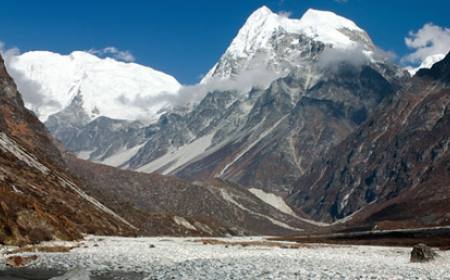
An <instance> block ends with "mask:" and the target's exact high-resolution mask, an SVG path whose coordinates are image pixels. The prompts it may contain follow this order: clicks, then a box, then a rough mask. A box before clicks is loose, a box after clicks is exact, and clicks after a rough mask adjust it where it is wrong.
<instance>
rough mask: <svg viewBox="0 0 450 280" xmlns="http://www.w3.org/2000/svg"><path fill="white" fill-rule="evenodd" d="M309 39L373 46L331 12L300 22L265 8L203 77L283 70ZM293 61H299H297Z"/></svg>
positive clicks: (252, 17)
mask: <svg viewBox="0 0 450 280" xmlns="http://www.w3.org/2000/svg"><path fill="white" fill-rule="evenodd" d="M306 38H307V39H310V40H313V41H316V42H321V43H323V44H325V45H328V46H330V47H333V48H355V47H357V46H358V45H361V46H362V48H363V49H365V50H367V51H370V50H373V48H374V46H373V43H372V42H371V40H370V38H369V37H368V35H367V33H366V32H365V31H364V30H362V29H361V28H359V27H358V26H357V25H356V24H355V23H354V22H352V21H351V20H349V19H346V18H344V17H341V16H338V15H336V14H334V13H332V12H327V11H319V10H314V9H309V10H307V11H306V12H305V14H304V15H303V16H302V17H301V19H290V18H288V17H287V16H285V15H281V14H276V13H273V12H272V11H271V10H270V9H269V8H267V7H266V6H263V7H261V8H259V9H258V10H256V11H255V12H254V13H253V14H252V15H250V17H249V18H248V19H247V21H246V23H245V24H244V26H243V27H242V28H241V29H240V30H239V32H238V34H237V36H236V37H235V38H234V40H233V41H232V42H231V45H230V46H229V47H228V49H227V50H226V52H225V54H224V55H223V56H222V57H221V59H220V61H219V62H218V63H217V64H216V65H215V66H214V67H213V68H212V69H211V70H210V71H209V72H208V74H207V75H206V76H205V77H204V78H203V80H202V83H206V82H207V81H210V80H212V79H214V78H219V79H227V78H231V77H234V76H236V75H238V74H239V73H241V72H243V71H251V70H254V69H256V68H258V67H259V66H261V65H266V66H267V67H268V70H273V71H281V70H283V69H285V67H286V66H287V64H290V65H291V64H292V62H291V63H289V62H290V60H291V59H293V58H298V51H300V50H301V49H302V48H300V49H299V45H300V47H301V45H302V44H303V43H304V41H305V40H306ZM294 62H297V60H296V61H294Z"/></svg>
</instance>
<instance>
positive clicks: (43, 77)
mask: <svg viewBox="0 0 450 280" xmlns="http://www.w3.org/2000/svg"><path fill="white" fill-rule="evenodd" d="M7 67H8V71H9V72H10V73H11V75H12V76H13V78H14V79H15V81H16V83H17V84H18V87H19V90H21V92H23V94H24V97H25V104H26V105H27V107H28V108H29V109H31V110H33V111H34V112H35V113H36V114H37V115H38V116H39V118H40V119H41V120H42V121H46V120H47V118H48V117H49V116H50V115H52V114H55V113H57V112H60V111H61V110H63V109H64V108H66V107H67V106H69V105H70V104H71V102H72V100H73V99H74V98H75V97H76V96H78V95H80V96H81V97H82V99H83V108H84V110H85V112H86V113H87V114H88V115H89V116H90V117H91V118H95V117H97V116H105V117H109V118H114V119H125V120H138V119H139V120H149V119H155V118H156V117H157V116H158V114H159V113H158V112H159V111H160V110H161V109H162V108H163V107H164V106H166V105H167V104H166V103H167V101H165V99H164V98H163V96H164V95H173V94H175V93H176V92H177V91H178V90H179V88H180V87H181V85H180V84H179V83H178V82H177V80H176V79H175V78H173V77H172V76H169V75H167V74H165V73H162V72H160V71H157V70H154V69H152V68H150V67H146V66H143V65H139V64H136V63H125V62H121V61H117V60H114V59H112V58H99V57H97V56H95V55H93V54H91V53H88V52H83V51H74V52H72V53H70V54H68V55H61V54H58V53H53V52H48V51H31V52H27V53H24V54H21V55H19V56H16V57H14V58H13V59H11V60H10V61H9V63H8V64H7ZM30 83H32V85H33V86H30ZM36 100H38V101H39V102H36Z"/></svg>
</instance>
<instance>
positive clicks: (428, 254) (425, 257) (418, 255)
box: [410, 243, 438, 262]
mask: <svg viewBox="0 0 450 280" xmlns="http://www.w3.org/2000/svg"><path fill="white" fill-rule="evenodd" d="M437 256H438V254H437V253H436V252H435V251H433V249H431V248H430V247H428V246H427V245H425V244H423V243H420V244H417V245H415V246H414V247H413V249H412V251H411V258H410V261H411V262H429V261H432V260H434V258H435V257H437Z"/></svg>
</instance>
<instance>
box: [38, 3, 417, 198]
mask: <svg viewBox="0 0 450 280" xmlns="http://www.w3.org/2000/svg"><path fill="white" fill-rule="evenodd" d="M407 77H408V76H407V74H405V73H403V71H402V70H401V69H399V68H398V67H397V66H395V65H393V64H391V63H390V62H388V61H387V60H386V59H385V58H384V57H382V56H381V55H379V53H378V51H377V49H376V47H375V45H374V44H373V43H372V41H371V40H370V38H369V36H368V35H367V33H366V32H365V31H363V30H362V29H361V28H359V27H358V26H357V25H356V24H355V23H353V22H352V21H350V20H348V19H345V18H343V17H340V16H338V15H335V14H333V13H330V12H323V11H317V10H308V11H307V12H306V13H305V15H303V17H302V18H301V19H298V20H297V19H289V18H286V17H284V16H281V15H278V14H275V13H273V12H271V11H270V10H269V9H268V8H266V7H262V8H261V9H259V10H257V11H255V12H254V13H253V14H252V15H251V16H250V17H249V19H248V20H247V22H246V23H245V24H244V26H243V27H242V29H241V30H240V31H239V33H238V35H237V36H236V38H235V39H234V40H233V41H232V43H231V45H230V47H229V48H228V49H227V51H226V52H225V54H224V55H223V56H222V58H221V59H220V60H219V62H218V63H217V65H215V66H214V67H213V68H212V69H211V71H210V72H209V74H208V75H207V76H206V77H205V78H204V79H203V81H202V83H201V85H198V86H197V88H198V90H205V89H207V91H206V94H205V96H204V97H203V98H202V99H201V100H200V101H199V102H198V104H191V105H190V106H188V107H186V108H183V109H181V108H174V109H173V110H169V111H167V112H166V113H164V114H162V115H161V116H160V118H159V119H158V120H157V121H156V122H153V123H151V124H150V125H147V124H143V123H141V122H136V121H134V122H132V121H124V120H117V119H113V118H111V117H108V116H103V117H100V118H97V119H94V120H89V115H88V114H85V113H86V112H84V111H83V110H82V108H83V106H84V105H83V104H84V102H85V100H84V96H80V97H76V98H73V100H72V102H71V104H70V105H69V106H67V107H66V108H65V109H64V110H63V111H61V112H58V113H57V114H54V115H52V116H50V117H49V118H48V121H47V123H46V125H47V126H48V127H49V128H50V131H51V132H52V133H53V134H54V135H56V136H57V137H58V138H59V139H60V140H62V141H63V142H64V144H65V146H66V147H67V148H68V149H69V150H71V151H73V152H75V153H76V154H77V155H78V156H79V157H80V158H84V159H89V160H92V161H97V162H101V163H105V164H108V165H112V166H118V167H121V168H124V169H132V170H138V171H142V172H147V173H152V172H158V173H161V174H171V175H176V176H179V177H182V178H185V179H189V180H208V179H211V178H221V179H226V180H229V181H232V182H235V183H239V184H240V185H243V186H246V187H252V186H255V187H258V188H263V189H266V190H269V191H273V192H280V193H287V192H288V191H289V190H290V188H291V185H292V183H294V182H295V181H296V180H297V179H298V178H299V177H300V176H301V175H302V174H303V173H304V172H305V171H306V170H307V169H308V168H309V167H310V165H311V164H312V162H313V160H314V159H316V158H318V157H321V156H322V155H324V154H325V153H327V151H328V150H330V149H331V148H332V147H334V146H335V145H337V144H339V143H340V142H341V141H342V140H344V139H345V138H346V137H347V136H348V135H349V134H350V133H352V132H353V131H354V130H355V129H356V128H357V127H358V126H359V125H360V124H362V123H363V122H364V121H365V120H366V119H367V118H368V117H370V116H371V114H372V113H373V111H374V110H375V109H376V108H377V106H378V105H379V104H381V102H382V101H383V100H384V99H386V98H390V97H391V96H392V95H393V94H394V93H395V92H396V91H397V90H398V89H399V88H400V87H401V85H402V84H403V81H404V80H405V79H407ZM261 80H262V81H264V83H260V81H261ZM249 81H250V82H249ZM194 89H195V88H194ZM74 116H76V120H77V122H75V123H74V122H72V121H71V120H73V119H74ZM78 120H83V121H82V122H84V124H83V125H81V126H80V125H79V122H78ZM84 120H86V121H84Z"/></svg>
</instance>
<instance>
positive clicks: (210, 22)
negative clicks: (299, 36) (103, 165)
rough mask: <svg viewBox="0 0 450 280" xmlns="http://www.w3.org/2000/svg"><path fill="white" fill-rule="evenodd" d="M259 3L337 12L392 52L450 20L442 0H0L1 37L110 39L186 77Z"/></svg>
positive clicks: (202, 68) (139, 58) (84, 43)
mask: <svg viewBox="0 0 450 280" xmlns="http://www.w3.org/2000/svg"><path fill="white" fill-rule="evenodd" d="M262 5H266V6H268V7H269V8H271V9H272V10H273V11H275V12H279V11H288V12H291V14H292V16H291V17H296V18H298V17H300V16H301V15H302V14H303V12H304V11H305V10H306V9H308V8H316V9H323V10H330V11H333V12H336V13H338V14H340V15H342V16H345V17H347V18H350V19H352V20H353V21H355V22H356V23H357V24H358V25H359V26H360V27H361V28H363V29H365V30H366V31H367V32H368V33H369V35H370V36H371V37H372V39H373V40H374V42H375V43H376V44H377V45H378V46H380V47H381V48H383V49H385V50H390V51H394V52H395V53H396V54H397V56H398V57H402V56H404V55H406V54H407V53H408V52H409V51H410V50H408V48H407V47H406V45H405V42H404V38H405V36H407V35H408V32H409V31H411V30H414V31H416V30H418V29H420V28H421V27H422V26H423V25H424V24H425V23H429V22H432V23H434V24H435V25H438V26H442V27H450V16H449V13H448V12H449V11H450V1H448V0H427V1H424V0H408V1H407V0H347V1H345V0H339V1H338V0H273V1H259V0H227V1H216V0H192V1H187V0H165V1H156V0H155V1H135V0H128V1H111V0H109V1H102V0H98V1H92V0H91V1H87V0H77V1H61V0H58V1H55V0H42V1H31V0H30V1H24V0H23V1H19V0H17V1H5V2H4V3H2V7H1V10H0V41H2V42H4V43H6V46H7V47H8V48H11V47H18V48H19V49H20V50H21V51H22V52H25V51H28V50H50V51H55V52H60V53H70V52H71V51H73V50H88V49H92V48H97V49H101V48H104V47H107V46H114V47H116V48H118V49H121V50H128V51H130V52H131V53H132V55H133V56H134V57H135V59H136V62H137V63H140V64H144V65H148V66H151V67H153V68H155V69H158V70H161V71H164V72H166V73H168V74H171V75H173V76H175V77H176V78H177V79H178V80H179V81H180V82H182V83H184V84H192V83H195V82H197V81H198V79H199V77H200V76H201V75H202V74H204V73H206V72H207V71H208V69H209V68H210V67H211V66H212V65H213V64H214V63H215V62H216V61H217V60H218V58H219V57H220V55H221V54H222V53H223V52H224V51H225V49H226V48H227V46H228V45H229V43H230V42H231V40H232V39H233V37H234V36H235V35H236V33H237V32H238V30H239V28H240V27H241V26H242V24H243V23H244V22H245V20H246V18H247V17H248V16H249V15H250V14H251V13H252V12H253V11H254V10H255V9H257V8H258V7H260V6H262Z"/></svg>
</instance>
